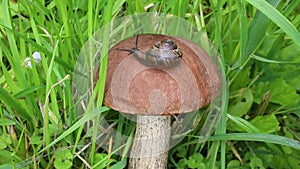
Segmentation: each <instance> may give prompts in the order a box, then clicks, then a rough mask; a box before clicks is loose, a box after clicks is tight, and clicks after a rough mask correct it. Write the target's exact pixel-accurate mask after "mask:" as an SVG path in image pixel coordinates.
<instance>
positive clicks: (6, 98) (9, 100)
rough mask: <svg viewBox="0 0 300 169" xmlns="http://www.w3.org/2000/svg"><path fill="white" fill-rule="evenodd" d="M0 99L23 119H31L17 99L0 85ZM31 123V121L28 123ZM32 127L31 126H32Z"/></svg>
mask: <svg viewBox="0 0 300 169" xmlns="http://www.w3.org/2000/svg"><path fill="white" fill-rule="evenodd" d="M0 100H1V101H3V102H4V103H5V104H6V105H7V106H9V107H11V108H13V109H14V110H16V113H17V114H18V115H19V116H20V117H21V118H23V119H24V120H28V121H31V120H33V119H34V118H33V117H32V116H31V115H30V114H29V113H28V112H27V111H26V110H25V108H23V107H22V106H21V104H19V103H18V101H17V100H16V99H15V98H14V97H13V96H11V95H10V94H9V93H8V92H7V91H6V90H4V89H3V88H2V87H0ZM29 124H32V123H29ZM32 127H33V126H32Z"/></svg>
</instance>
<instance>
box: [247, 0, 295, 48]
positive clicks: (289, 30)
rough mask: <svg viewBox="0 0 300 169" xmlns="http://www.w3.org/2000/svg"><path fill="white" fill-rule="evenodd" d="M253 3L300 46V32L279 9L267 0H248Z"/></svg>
mask: <svg viewBox="0 0 300 169" xmlns="http://www.w3.org/2000/svg"><path fill="white" fill-rule="evenodd" d="M247 1H248V2H249V3H250V4H251V5H253V6H254V7H256V8H257V9H258V10H260V11H261V12H262V13H263V14H265V15H266V16H267V17H268V18H269V19H271V20H272V21H273V22H274V23H275V24H276V25H277V26H279V27H280V28H281V29H282V30H283V31H284V32H285V33H286V34H287V35H289V36H290V38H291V39H292V40H293V41H294V42H295V43H296V44H297V45H298V46H300V33H299V32H298V30H297V29H296V27H295V26H294V25H293V24H292V23H291V22H290V21H289V20H288V19H287V18H286V17H284V16H283V15H282V14H281V13H280V12H279V11H278V10H276V9H275V8H274V7H273V6H272V5H271V4H269V3H268V2H267V1H261V0H247Z"/></svg>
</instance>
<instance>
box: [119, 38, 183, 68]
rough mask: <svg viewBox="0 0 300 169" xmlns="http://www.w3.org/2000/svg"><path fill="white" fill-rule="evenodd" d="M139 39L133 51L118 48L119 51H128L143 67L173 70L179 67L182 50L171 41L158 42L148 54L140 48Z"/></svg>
mask: <svg viewBox="0 0 300 169" xmlns="http://www.w3.org/2000/svg"><path fill="white" fill-rule="evenodd" d="M138 37H139V35H137V36H136V41H135V46H134V47H133V48H132V49H123V48H117V50H122V51H128V52H130V54H133V56H134V57H135V58H136V59H137V60H138V61H139V62H140V63H141V64H143V65H145V66H148V67H154V68H172V67H175V66H177V65H178V64H179V63H180V61H181V58H182V52H181V49H180V48H178V47H177V45H176V44H175V43H174V42H173V41H172V40H170V39H165V40H162V41H159V42H157V43H156V44H155V45H153V46H152V47H150V48H149V49H148V50H147V52H146V53H145V52H142V51H140V50H139V48H138Z"/></svg>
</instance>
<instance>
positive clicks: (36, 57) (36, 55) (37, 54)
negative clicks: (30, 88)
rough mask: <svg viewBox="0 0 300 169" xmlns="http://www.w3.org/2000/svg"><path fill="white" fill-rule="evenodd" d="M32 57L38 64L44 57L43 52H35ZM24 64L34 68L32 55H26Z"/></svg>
mask: <svg viewBox="0 0 300 169" xmlns="http://www.w3.org/2000/svg"><path fill="white" fill-rule="evenodd" d="M32 58H33V61H34V63H35V65H36V64H39V63H40V62H41V61H42V57H41V54H40V52H34V53H33V54H32ZM23 64H24V65H25V66H26V67H29V68H32V65H31V58H30V57H26V58H25V59H24V61H23Z"/></svg>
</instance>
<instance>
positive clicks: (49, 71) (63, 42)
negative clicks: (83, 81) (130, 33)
mask: <svg viewBox="0 0 300 169" xmlns="http://www.w3.org/2000/svg"><path fill="white" fill-rule="evenodd" d="M299 2H300V1H299V0H296V1H286V2H281V1H278V0H268V1H259V0H247V1H232V0H227V1H201V0H198V1H194V2H193V3H192V2H190V1H187V0H178V1H164V0H157V1H150V0H146V1H143V3H142V1H134V0H127V1H125V0H117V1H115V2H113V1H98V0H96V1H66V2H65V1H59V0H53V1H38V0H33V1H26V0H18V1H8V0H2V1H1V4H0V8H1V11H2V12H1V14H0V46H1V47H0V68H1V69H0V106H1V108H0V129H1V130H0V168H68V167H69V168H85V167H88V168H124V167H125V166H126V163H127V162H126V156H122V155H124V154H126V153H127V152H128V150H129V146H130V143H131V141H132V140H130V139H128V140H127V141H126V142H125V143H124V142H121V141H120V142H119V143H115V145H114V146H115V147H113V148H109V145H108V147H107V149H106V150H105V149H102V148H101V147H99V142H101V141H104V139H106V138H102V137H101V138H100V139H99V138H98V136H99V134H101V132H99V130H98V128H97V127H96V126H98V125H94V127H92V128H91V130H88V131H87V130H86V128H85V127H86V126H87V124H89V123H91V121H92V122H93V124H101V125H104V126H105V127H106V128H109V127H114V128H115V129H116V132H117V133H122V134H123V135H126V136H128V138H130V136H132V135H133V133H134V126H133V125H132V122H130V121H129V120H128V119H125V118H124V117H123V116H121V115H119V114H118V113H117V112H114V111H113V110H110V109H108V108H106V107H101V106H102V99H101V98H103V93H104V92H103V91H104V85H105V84H104V83H105V69H106V63H107V58H106V57H103V60H101V72H102V73H100V74H101V76H100V77H99V79H100V80H99V82H98V83H97V86H96V87H95V88H94V90H95V92H94V95H93V96H92V97H95V98H96V97H97V98H98V102H97V103H92V102H90V103H87V104H86V105H87V110H92V109H93V108H94V107H100V108H99V109H95V110H94V111H92V112H90V113H88V112H89V111H86V113H83V114H78V113H77V109H76V107H77V106H78V105H80V103H78V102H76V100H74V94H73V91H72V90H73V89H74V86H73V85H72V82H73V81H74V79H75V78H76V77H75V76H74V74H73V71H74V68H75V67H76V66H78V65H76V64H78V62H77V60H78V58H79V56H80V55H82V53H80V52H82V51H84V50H81V49H85V48H86V47H87V46H84V45H86V42H90V43H88V44H92V43H91V42H92V40H93V39H92V37H93V34H94V33H97V31H99V29H100V28H101V27H103V26H104V25H106V26H104V29H103V33H102V34H103V35H102V36H103V37H104V39H109V33H108V32H109V31H110V29H109V28H110V27H109V26H108V25H107V24H109V23H110V22H111V21H112V20H116V19H118V18H121V17H122V16H124V15H125V16H126V15H130V14H133V13H136V12H137V13H141V12H145V7H146V6H148V5H149V6H151V7H150V8H149V9H147V11H148V12H160V13H167V14H173V15H176V16H178V17H181V18H184V19H185V20H187V21H189V22H190V23H191V24H193V25H195V27H196V29H197V30H199V31H201V32H202V33H203V36H206V37H208V39H209V40H210V41H211V42H212V43H213V44H214V46H215V48H216V50H217V51H218V53H219V60H218V61H219V64H220V68H221V71H222V74H223V81H224V82H226V83H224V85H223V87H222V93H223V95H222V105H221V107H220V111H221V113H222V119H221V121H220V124H219V126H218V128H217V129H216V131H215V133H214V135H213V136H211V137H209V138H205V139H208V140H207V141H206V142H205V143H203V141H202V140H201V139H203V138H201V137H199V134H200V133H201V130H202V128H201V127H202V126H201V125H198V126H196V127H195V128H194V130H193V131H192V132H191V133H189V134H188V136H186V137H185V138H184V140H183V141H182V142H180V143H179V144H178V145H176V146H175V147H173V148H172V150H170V153H169V163H168V165H169V167H170V168H205V167H206V168H224V169H225V168H234V167H245V168H255V167H256V168H259V167H260V168H263V167H264V168H268V167H269V168H297V167H299V162H300V159H299V157H300V151H299V149H300V146H299V145H300V143H299V140H300V136H299V134H300V129H299V119H300V110H299V109H300V106H299V105H300V104H299V103H300V95H299V91H300V85H299V84H300V78H299V76H298V74H299V73H298V72H299V71H300V70H299V63H300V59H299V53H300V50H299V46H300V34H299V27H300V18H299V14H298V13H299V10H300V8H299ZM120 23H121V24H124V25H126V23H122V22H120ZM121 24H120V25H121ZM149 25H150V24H149ZM144 27H145V28H146V27H147V26H144ZM116 31H117V30H116ZM119 31H120V32H121V31H122V29H120V30H119ZM123 31H124V30H123ZM98 33H99V32H98ZM119 35H120V37H119V38H121V35H123V36H125V35H126V34H125V35H124V32H123V34H119ZM108 48H109V46H108V45H107V44H105V43H104V46H102V49H101V50H103V51H101V52H102V53H105V51H107V50H108ZM88 49H89V50H87V52H90V53H86V54H87V56H88V57H86V58H87V59H88V60H87V63H92V62H93V52H94V51H95V50H96V49H95V46H89V48H88ZM35 51H38V52H40V54H41V57H42V61H41V62H40V63H38V64H35V63H34V59H33V58H32V54H33V53H34V52H35ZM26 57H31V61H32V65H35V66H32V68H28V67H26V66H25V65H26V63H24V59H25V58H26ZM83 63H85V62H83ZM91 65H92V64H91ZM87 69H90V70H93V67H88V68H87ZM81 73H82V72H81ZM83 73H89V76H90V77H91V76H92V75H93V71H89V72H83ZM75 74H76V72H75ZM90 84H93V82H91V83H90ZM100 115H103V117H105V119H106V120H107V121H108V122H109V123H108V124H102V121H101V119H100V118H99V117H100ZM97 117H98V118H97ZM101 117H102V116H101ZM114 125H115V126H114ZM102 132H104V131H102ZM97 141H98V142H97ZM118 145H119V146H121V145H123V146H124V147H125V148H124V149H123V151H122V153H121V154H119V155H120V156H118V155H114V154H116V153H115V152H114V151H116V149H114V148H116V147H118ZM110 146H112V144H111V145H110ZM63 162H64V163H63Z"/></svg>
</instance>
